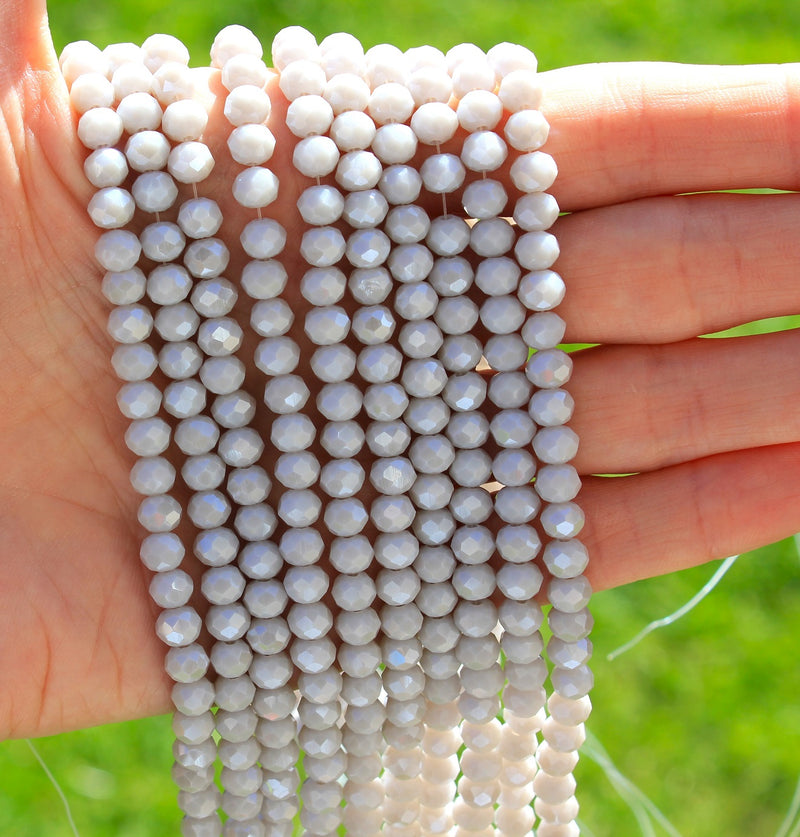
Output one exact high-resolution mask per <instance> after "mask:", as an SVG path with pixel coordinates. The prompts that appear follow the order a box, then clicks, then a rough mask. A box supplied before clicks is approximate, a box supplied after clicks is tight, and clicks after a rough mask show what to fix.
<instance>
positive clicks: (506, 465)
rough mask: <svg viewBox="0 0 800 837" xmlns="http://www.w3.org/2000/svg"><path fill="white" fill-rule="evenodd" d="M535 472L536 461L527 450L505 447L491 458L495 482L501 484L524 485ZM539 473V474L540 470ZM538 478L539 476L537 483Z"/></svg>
mask: <svg viewBox="0 0 800 837" xmlns="http://www.w3.org/2000/svg"><path fill="white" fill-rule="evenodd" d="M551 467H553V466H551ZM535 473H536V462H535V460H534V458H533V456H532V455H531V454H530V453H528V451H527V450H522V449H519V448H507V449H505V450H501V451H500V452H499V453H498V454H497V455H496V456H495V457H494V459H493V460H492V474H493V475H494V478H495V479H496V480H497V482H499V483H502V484H503V485H526V484H527V483H529V482H530V481H531V480H532V479H533V476H534V474H535ZM539 474H540V475H541V471H540V472H539ZM538 479H539V477H537V485H538ZM540 496H541V495H540Z"/></svg>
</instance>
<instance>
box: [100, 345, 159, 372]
mask: <svg viewBox="0 0 800 837" xmlns="http://www.w3.org/2000/svg"><path fill="white" fill-rule="evenodd" d="M111 365H112V366H113V367H114V372H115V373H116V375H117V377H118V378H119V379H120V380H122V381H144V380H146V379H147V378H149V377H150V376H151V375H152V374H153V372H155V369H156V366H157V365H158V358H157V357H156V353H155V351H154V350H153V348H152V347H151V346H148V345H147V344H145V343H134V344H129V345H122V346H117V347H116V348H115V349H114V352H113V354H112V356H111Z"/></svg>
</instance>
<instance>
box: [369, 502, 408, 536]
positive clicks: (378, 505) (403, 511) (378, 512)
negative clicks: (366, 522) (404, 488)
mask: <svg viewBox="0 0 800 837" xmlns="http://www.w3.org/2000/svg"><path fill="white" fill-rule="evenodd" d="M415 514H416V511H415V509H414V506H413V505H412V503H411V501H410V500H409V499H408V497H406V496H405V495H399V496H395V497H378V498H377V499H375V500H373V502H372V506H371V507H370V517H371V518H372V522H373V523H374V524H375V527H376V528H377V529H378V530H379V531H380V532H392V533H393V532H401V531H403V530H404V529H407V528H408V527H409V526H410V525H411V523H412V521H413V520H414V516H415Z"/></svg>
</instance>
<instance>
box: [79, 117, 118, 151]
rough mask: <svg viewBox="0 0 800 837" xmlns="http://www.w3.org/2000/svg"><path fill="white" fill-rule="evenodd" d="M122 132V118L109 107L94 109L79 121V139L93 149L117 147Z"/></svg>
mask: <svg viewBox="0 0 800 837" xmlns="http://www.w3.org/2000/svg"><path fill="white" fill-rule="evenodd" d="M122 130H123V125H122V117H121V116H119V115H118V114H117V113H116V111H114V110H112V109H111V108H108V107H97V108H92V109H91V110H88V111H86V113H84V114H83V115H82V116H81V117H80V119H79V120H78V138H79V139H80V141H81V142H82V143H83V144H84V145H85V146H86V147H87V148H91V149H96V148H104V147H106V146H112V145H116V144H117V143H118V142H119V139H120V137H121V136H122Z"/></svg>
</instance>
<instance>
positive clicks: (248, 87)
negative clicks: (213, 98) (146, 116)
mask: <svg viewBox="0 0 800 837" xmlns="http://www.w3.org/2000/svg"><path fill="white" fill-rule="evenodd" d="M271 110H272V103H271V102H270V98H269V95H268V94H267V92H266V91H265V90H263V89H262V88H260V87H256V86H255V85H254V84H243V85H241V86H240V87H235V88H234V89H233V90H231V91H230V92H229V93H228V95H227V97H226V99H225V106H224V109H223V112H224V114H225V118H226V119H227V120H228V122H230V123H231V125H233V126H235V127H239V126H240V125H260V124H263V123H264V122H266V121H267V119H269V115H270V112H271ZM165 115H166V114H165Z"/></svg>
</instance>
